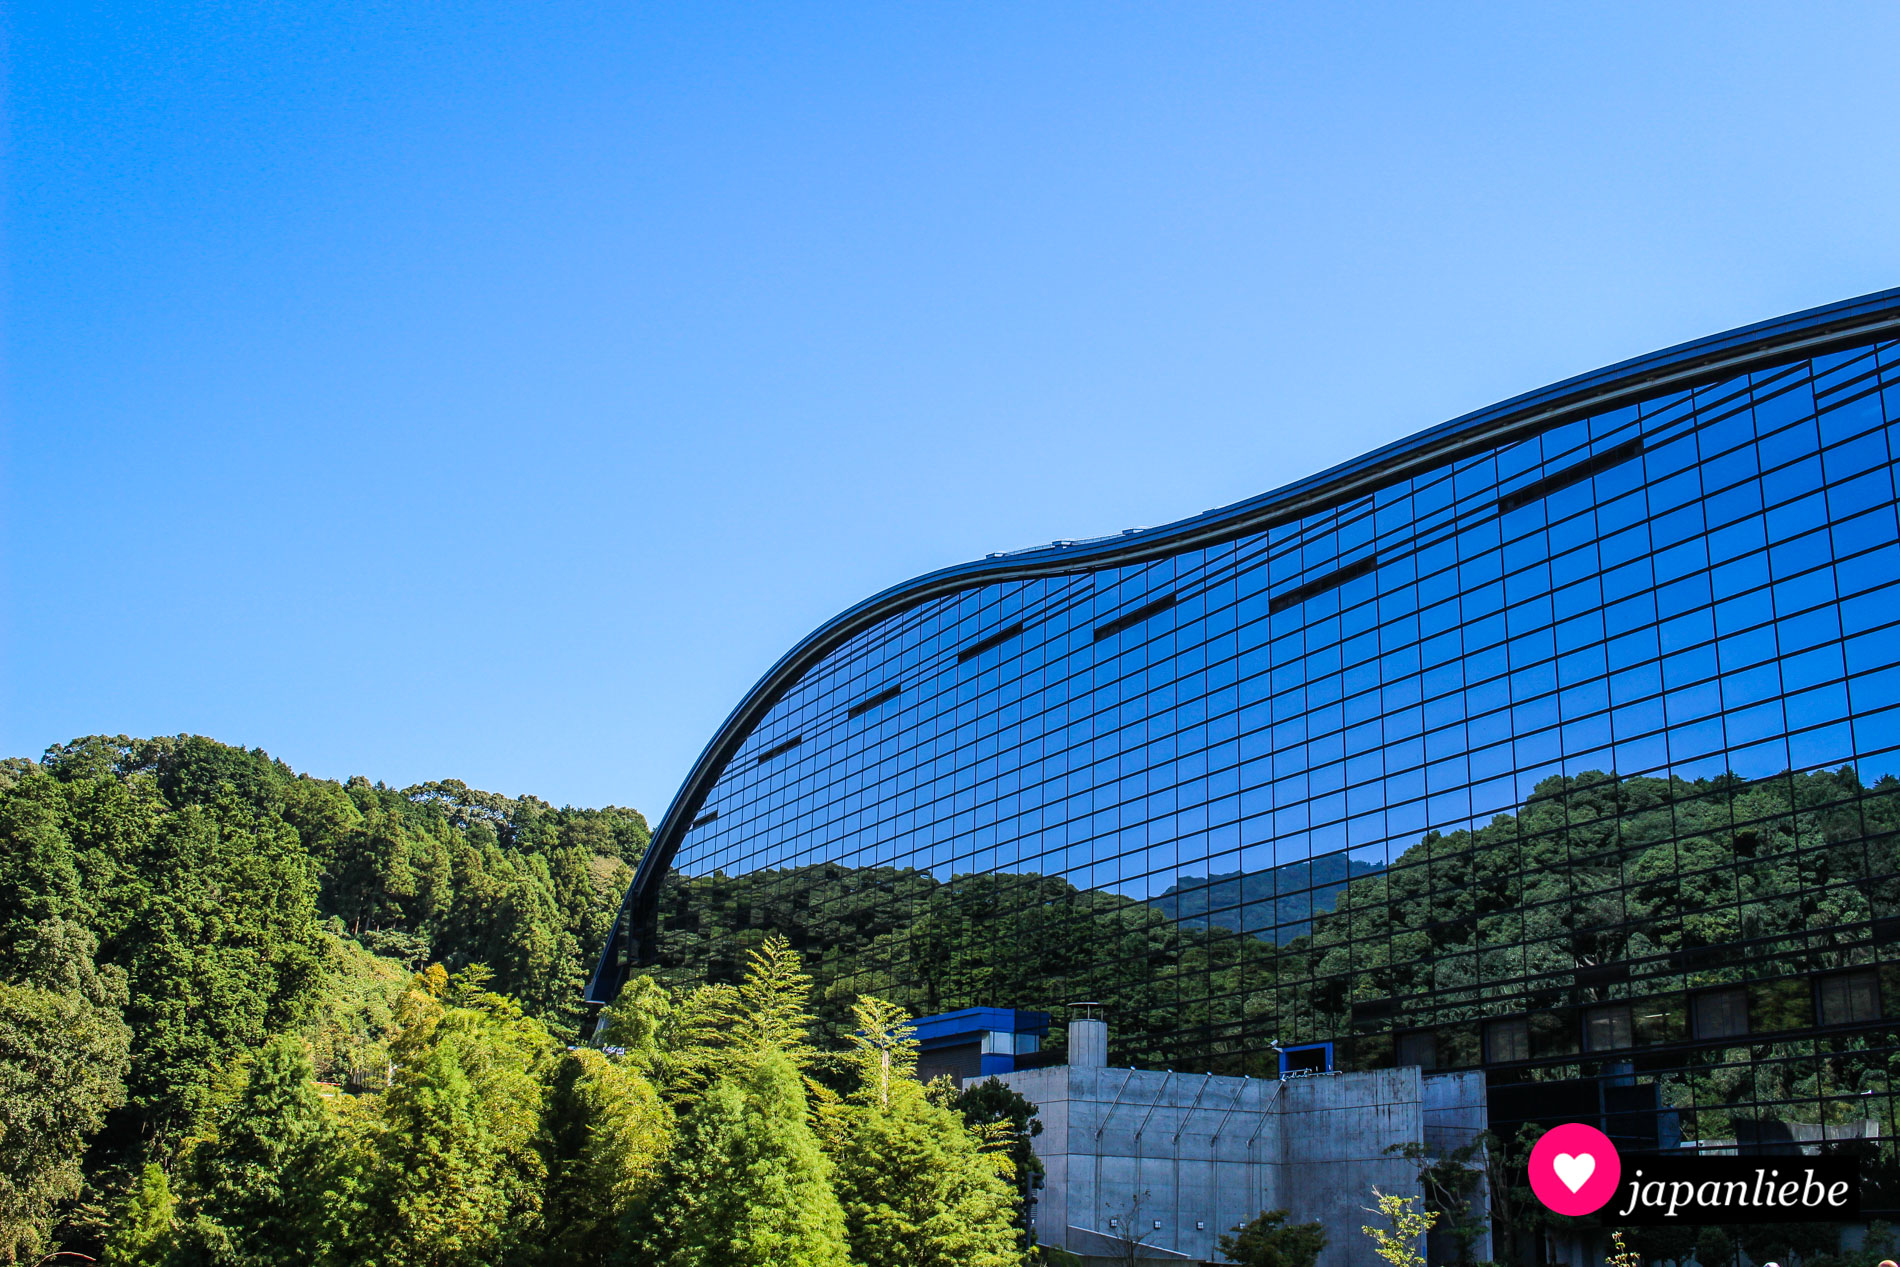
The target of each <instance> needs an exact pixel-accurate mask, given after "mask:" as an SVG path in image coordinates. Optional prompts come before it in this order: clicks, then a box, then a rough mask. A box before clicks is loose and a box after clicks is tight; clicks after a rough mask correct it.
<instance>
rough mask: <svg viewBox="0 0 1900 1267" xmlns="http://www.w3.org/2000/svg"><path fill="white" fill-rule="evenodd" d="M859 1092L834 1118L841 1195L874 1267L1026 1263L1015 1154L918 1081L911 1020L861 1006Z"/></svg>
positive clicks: (851, 1233)
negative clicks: (1013, 1175)
mask: <svg viewBox="0 0 1900 1267" xmlns="http://www.w3.org/2000/svg"><path fill="white" fill-rule="evenodd" d="M854 1012H855V1015H856V1018H857V1030H856V1032H855V1033H853V1034H852V1036H851V1041H852V1046H853V1049H854V1050H853V1053H852V1063H853V1065H854V1066H855V1067H856V1073H857V1087H856V1089H855V1090H854V1091H853V1092H852V1093H851V1095H850V1097H849V1098H848V1099H847V1100H846V1101H845V1103H844V1104H843V1105H842V1106H840V1107H839V1108H838V1109H837V1110H836V1111H835V1112H834V1113H833V1114H832V1115H831V1116H832V1118H833V1121H834V1125H833V1130H832V1133H833V1138H834V1142H833V1155H834V1157H835V1159H836V1162H837V1168H838V1172H837V1180H836V1185H837V1190H838V1196H839V1201H840V1203H841V1204H842V1205H843V1207H844V1212H845V1223H846V1228H847V1235H848V1237H849V1240H850V1246H851V1254H852V1257H853V1259H854V1260H855V1261H857V1262H858V1263H861V1264H863V1265H864V1267H1013V1265H1014V1264H1016V1263H1019V1262H1020V1261H1021V1252H1020V1250H1019V1248H1018V1238H1019V1234H1018V1229H1017V1227H1016V1217H1015V1216H1016V1194H1015V1192H1014V1191H1013V1189H1012V1187H1011V1185H1010V1183H1009V1182H1008V1179H1007V1177H1006V1176H1007V1174H1008V1173H1009V1172H1010V1171H1011V1169H1012V1167H1011V1165H1010V1162H1009V1160H1008V1156H1007V1154H1006V1153H1004V1152H1001V1151H997V1152H985V1151H983V1150H982V1149H981V1147H980V1146H979V1143H978V1140H977V1138H976V1136H975V1135H974V1134H973V1133H972V1132H971V1130H970V1129H969V1128H968V1127H967V1126H966V1125H965V1123H964V1120H963V1117H962V1115H961V1114H959V1113H958V1112H957V1111H956V1110H954V1109H952V1108H950V1107H949V1106H948V1105H946V1104H941V1103H937V1102H936V1101H934V1100H933V1099H932V1098H931V1096H930V1095H929V1094H928V1092H927V1090H926V1088H925V1087H923V1086H922V1085H921V1084H920V1083H919V1082H918V1081H917V1040H916V1038H915V1037H914V1036H913V1031H912V1029H911V1025H910V1018H909V1017H908V1016H906V1015H905V1014H904V1012H903V1010H902V1009H900V1008H898V1007H896V1006H895V1005H893V1004H890V1003H886V1002H884V1001H883V1000H882V999H873V998H866V999H860V1000H859V1001H858V1003H857V1005H856V1006H855V1008H854Z"/></svg>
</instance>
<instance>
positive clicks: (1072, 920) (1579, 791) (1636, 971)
mask: <svg viewBox="0 0 1900 1267" xmlns="http://www.w3.org/2000/svg"><path fill="white" fill-rule="evenodd" d="M1896 340H1900V291H1889V292H1885V293H1882V294H1878V295H1873V296H1869V297H1866V298H1862V299H1858V300H1853V301H1849V302H1846V303H1842V304H1837V305H1833V306H1831V307H1828V308H1823V309H1818V310H1815V311H1811V312H1806V313H1801V314H1797V315H1795V316H1792V317H1787V318H1783V319H1780V320H1776V321H1770V322H1765V323H1762V324H1760V325H1755V326H1750V327H1747V328H1745V329H1742V330H1738V331H1733V332H1731V333H1728V334H1724V335H1719V336H1716V337H1713V338H1710V339H1704V340H1701V341H1698V342H1696V343H1692V344H1688V345H1685V346H1682V347H1678V348H1673V349H1670V350H1668V351H1665V352H1660V353H1656V354H1652V355H1650V356H1646V357H1641V358H1638V359H1637V360H1634V361H1630V362H1627V363H1625V364H1622V365H1618V366H1614V367H1612V368H1610V369H1606V370H1603V371H1600V372H1598V373H1594V374H1590V375H1585V376H1583V377H1580V378H1577V379H1573V380H1570V381H1567V382H1564V383H1560V384H1558V385H1556V386H1553V387H1550V388H1547V389H1545V390H1542V391H1539V392H1535V393H1531V394H1529V395H1526V396H1523V397H1519V398H1517V399H1515V400H1511V401H1507V402H1505V403H1504V404H1501V405H1498V406H1495V407H1493V408H1490V409H1486V410H1483V411H1480V412H1478V413H1475V414H1472V415H1469V416H1467V417H1464V418H1460V419H1456V420H1454V421H1452V422H1448V423H1445V424H1443V425H1441V426H1438V427H1435V428H1432V429H1431V430H1428V431H1425V432H1422V433H1420V434H1418V435H1416V436H1414V437H1412V438H1410V439H1407V440H1404V441H1401V442H1399V443H1397V444H1394V445H1391V446H1388V447H1386V448H1384V449H1381V450H1378V451H1377V452H1374V453H1371V454H1368V455H1367V456H1365V457H1363V458H1361V459H1358V460H1356V461H1353V462H1350V463H1347V464H1346V465H1344V466H1341V467H1339V468H1336V469H1334V470H1331V471H1328V472H1325V473H1324V474H1321V475H1318V476H1315V477H1313V478H1311V479H1308V480H1305V481H1303V482H1300V483H1298V484H1295V485H1292V486H1290V487H1288V488H1284V489H1281V490H1280V491H1278V492H1274V493H1270V494H1267V495H1265V496H1262V497H1259V498H1255V499H1253V500H1250V501H1247V502H1243V503H1240V504H1238V505H1235V506H1230V507H1226V508H1223V509H1220V510H1215V511H1209V512H1208V513H1206V514H1204V515H1201V516H1198V517H1196V518H1193V519H1190V520H1186V521H1183V522H1181V523H1176V524H1171V525H1168V526H1166V527H1162V528H1156V529H1145V530H1140V531H1131V532H1127V533H1123V534H1120V535H1118V536H1113V537H1107V538H1098V539H1095V540H1088V541H1060V542H1054V543H1052V544H1050V545H1047V546H1042V547H1038V548H1035V549H1030V550H1024V551H1017V552H1013V553H1006V554H997V555H992V556H990V557H989V558H986V559H983V560H980V561H978V562H975V563H970V564H966V565H963V566H960V567H955V568H950V569H946V570H944V571H941V572H937V573H933V574H930V575H927V576H923V577H920V578H918V579H916V580H914V581H911V582H908V583H906V584H903V585H900V586H897V587H895V588H893V589H891V590H889V591H886V592H885V593H883V594H879V595H877V596H875V597H873V598H871V599H869V600H868V601H866V602H864V603H862V604H860V605H859V606H857V607H855V608H853V609H852V610H850V611H848V612H845V613H844V614H842V615H840V616H839V617H837V618H836V619H834V620H833V621H831V622H830V623H828V624H826V625H825V626H824V627H822V628H820V629H819V630H817V631H816V632H814V633H813V634H812V635H811V636H810V637H808V638H807V639H806V640H805V641H803V642H802V643H800V644H799V645H798V646H797V647H795V648H793V649H792V650H791V651H790V652H789V653H788V654H787V655H786V656H785V657H784V659H783V660H782V661H781V662H780V663H779V664H778V665H777V666H776V667H774V668H773V670H772V671H771V672H770V673H769V674H768V675H767V676H766V677H765V678H764V679H763V680H762V681H760V682H759V684H758V685H757V686H756V687H754V688H753V690H752V692H751V693H750V694H749V695H748V696H747V697H746V698H745V699H744V700H743V701H742V702H741V703H740V704H739V706H738V708H737V709H736V710H735V711H734V712H733V714H732V715H731V717H730V719H729V720H728V721H727V722H726V724H725V726H724V727H723V728H722V729H721V730H720V732H719V733H718V734H717V735H716V736H715V737H714V738H713V740H712V742H711V743H710V744H709V745H708V747H707V748H706V750H705V752H704V754H703V755H702V757H701V758H700V760H699V763H698V765H697V766H696V767H695V769H694V770H693V772H692V775H691V777H690V778H689V779H688V781H687V783H686V785H685V786H684V787H683V788H682V789H681V790H680V793H679V795H678V797H677V799H676V800H675V802H674V803H673V805H672V807H671V809H670V810H669V812H668V813H667V815H666V817H665V819H664V820H663V821H662V823H661V824H660V826H659V828H658V830H657V832H656V834H655V836H654V840H653V844H652V847H651V849H650V851H649V852H648V854H647V855H646V857H645V859H644V861H643V863H642V865H641V867H640V869H639V873H638V876H637V878H636V880H635V881H634V884H633V886H632V889H631V890H630V891H629V893H628V895H627V899H626V902H625V904H624V906H623V908H622V911H621V914H620V917H619V920H618V922H617V924H616V925H615V930H614V934H613V936H612V939H611V940H610V942H609V944H608V946H607V949H606V951H605V953H604V955H603V957H602V960H601V963H600V966H599V968H598V970H597V971H596V974H595V976H594V979H593V982H592V984H591V985H590V987H589V998H590V1000H591V1001H593V1002H596V1003H604V1002H608V1001H610V1000H611V999H612V998H613V996H614V995H615V994H616V993H617V991H618V989H619V987H620V984H621V983H622V982H623V981H624V980H625V978H626V975H627V974H628V973H629V972H630V971H635V970H641V969H642V968H643V966H647V967H650V968H651V969H652V970H654V971H656V972H658V973H660V974H661V975H662V976H663V977H667V978H671V979H674V980H681V981H692V980H705V979H727V978H730V977H732V976H734V975H736V974H737V972H738V971H740V970H741V969H742V967H743V962H744V955H745V951H746V950H747V949H749V948H751V947H752V946H755V945H757V944H758V942H759V941H760V940H761V939H762V938H763V937H764V936H765V935H766V934H767V933H769V932H773V931H777V932H782V933H784V934H786V935H787V936H789V937H790V938H791V939H792V941H793V943H794V945H795V946H796V947H797V948H798V949H799V950H800V951H802V952H803V954H804V955H805V958H806V962H807V965H808V966H809V967H810V968H811V970H812V971H813V973H814V975H815V976H816V977H817V978H818V981H819V986H820V993H821V996H822V1001H823V1010H824V1013H825V1016H826V1017H827V1018H828V1020H829V1021H830V1022H831V1023H834V1024H835V1023H837V1021H838V1020H839V1018H840V1017H841V1016H842V1015H844V1008H845V1007H846V1006H847V1004H848V1002H849V1000H850V998H851V997H853V996H855V995H856V994H858V993H860V992H863V993H872V994H877V995H880V996H883V997H886V998H889V999H892V1000H893V1001H895V1002H898V1003H900V1004H903V1005H905V1006H906V1007H908V1008H910V1009H911V1010H912V1011H913V1012H914V1013H918V1014H923V1013H939V1012H946V1011H950V1010H953V1009H960V1008H968V1007H996V1008H1020V1009H1035V1010H1042V1011H1055V1012H1057V1013H1058V1014H1060V1009H1061V1007H1062V1005H1064V1004H1066V1003H1068V1002H1070V1001H1071V1000H1076V999H1089V1000H1095V1001H1099V1002H1101V1003H1102V1004H1103V1005H1104V1006H1105V1008H1106V1010H1107V1013H1108V1016H1109V1019H1110V1021H1111V1025H1112V1033H1113V1046H1112V1050H1111V1053H1110V1060H1111V1063H1116V1064H1135V1065H1142V1066H1149V1067H1157V1068H1172V1069H1177V1070H1197V1071H1198V1070H1209V1071H1214V1072H1218V1073H1250V1074H1256V1075H1260V1074H1265V1075H1272V1074H1274V1073H1277V1072H1278V1071H1279V1070H1280V1069H1281V1068H1282V1065H1283V1062H1288V1061H1291V1062H1292V1063H1293V1064H1294V1065H1296V1066H1297V1065H1301V1064H1304V1065H1306V1066H1308V1067H1328V1066H1331V1067H1338V1068H1343V1069H1365V1068H1377V1067H1381V1066H1388V1065H1394V1064H1416V1065H1421V1066H1423V1067H1425V1068H1427V1069H1469V1068H1482V1069H1484V1070H1486V1071H1487V1080H1488V1085H1489V1098H1490V1106H1491V1114H1492V1119H1493V1122H1494V1124H1496V1125H1501V1126H1504V1127H1506V1128H1507V1129H1508V1128H1509V1126H1510V1124H1511V1123H1513V1122H1517V1121H1530V1120H1549V1119H1551V1118H1553V1117H1561V1118H1564V1119H1583V1120H1597V1121H1600V1122H1601V1123H1602V1124H1603V1125H1604V1126H1605V1128H1606V1129H1608V1130H1609V1131H1610V1133H1611V1134H1612V1135H1613V1136H1616V1137H1618V1138H1619V1139H1620V1140H1621V1141H1622V1142H1623V1143H1624V1144H1625V1146H1627V1147H1637V1148H1645V1147H1647V1148H1668V1147H1677V1146H1682V1147H1692V1146H1699V1147H1704V1148H1711V1149H1720V1150H1725V1151H1726V1150H1729V1149H1735V1150H1739V1151H1742V1152H1750V1151H1760V1150H1767V1151H1785V1150H1788V1149H1791V1148H1795V1147H1799V1146H1800V1145H1803V1144H1807V1145H1809V1146H1810V1147H1812V1146H1814V1145H1816V1144H1817V1143H1823V1142H1825V1141H1834V1140H1862V1139H1870V1138H1880V1137H1893V1136H1895V1135H1896V1134H1900V1131H1897V1130H1896V1123H1895V1116H1894V1115H1895V1107H1894V1102H1893V1098H1892V1092H1893V1087H1892V1084H1891V1080H1890V1068H1891V1067H1892V1066H1893V1064H1894V1061H1895V1057H1896V1050H1897V1049H1896V1042H1895V1039H1896V1034H1897V1033H1900V859H1896V849H1897V848H1900V837H1896V832H1900V777H1896V776H1900V525H1897V524H1896V519H1895V485H1894V468H1895V457H1896V453H1900V342H1896ZM1061 1042H1062V1035H1061V1032H1060V1029H1059V1028H1058V1030H1057V1031H1056V1032H1054V1033H1052V1034H1051V1036H1050V1039H1049V1043H1048V1044H1047V1047H1046V1049H1045V1051H1044V1052H1043V1053H1041V1055H1040V1058H1043V1059H1050V1060H1060V1059H1061V1058H1062V1057H1061V1051H1060V1048H1061ZM1873 1204H1876V1205H1877V1204H1879V1202H1873Z"/></svg>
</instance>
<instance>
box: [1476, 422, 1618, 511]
mask: <svg viewBox="0 0 1900 1267" xmlns="http://www.w3.org/2000/svg"><path fill="white" fill-rule="evenodd" d="M1642 451H1643V438H1642V437H1641V436H1637V437H1636V438H1635V439H1634V440H1625V441H1623V443H1621V444H1619V445H1617V446H1616V447H1614V448H1610V449H1605V450H1603V452H1601V453H1598V454H1596V455H1595V456H1593V457H1587V458H1585V459H1584V460H1583V461H1581V462H1579V463H1577V464H1576V465H1575V466H1566V467H1565V468H1564V469H1563V470H1561V471H1558V472H1557V473H1556V474H1555V475H1546V476H1545V477H1544V478H1543V479H1541V480H1538V481H1537V482H1536V483H1534V484H1526V485H1525V486H1524V487H1522V488H1520V489H1518V490H1517V491H1516V492H1514V493H1506V494H1505V495H1504V496H1502V497H1500V498H1498V513H1499V514H1508V513H1509V512H1511V511H1513V510H1521V509H1522V508H1524V507H1525V506H1528V505H1530V504H1531V503H1532V502H1536V501H1542V500H1543V499H1544V498H1546V497H1549V496H1550V495H1551V494H1552V493H1554V492H1556V491H1557V490H1558V489H1562V488H1569V487H1570V486H1571V485H1572V484H1581V483H1582V482H1583V481H1585V480H1587V479H1589V478H1590V477H1591V476H1592V475H1596V474H1598V473H1600V472H1603V471H1607V470H1609V469H1610V468H1611V467H1613V466H1621V465H1622V464H1623V463H1625V462H1627V461H1629V460H1630V459H1631V458H1633V457H1637V456H1639V455H1641V453H1642Z"/></svg>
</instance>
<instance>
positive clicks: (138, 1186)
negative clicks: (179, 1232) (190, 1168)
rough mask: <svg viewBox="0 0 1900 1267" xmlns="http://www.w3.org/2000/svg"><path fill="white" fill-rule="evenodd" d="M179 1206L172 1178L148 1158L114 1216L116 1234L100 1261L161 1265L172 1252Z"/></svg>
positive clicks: (117, 1266) (114, 1265) (117, 1265)
mask: <svg viewBox="0 0 1900 1267" xmlns="http://www.w3.org/2000/svg"><path fill="white" fill-rule="evenodd" d="M176 1206H177V1202H176V1201H175V1200H174V1199H173V1197H172V1188H171V1180H170V1179H169V1178H168V1177H167V1176H166V1174H165V1172H164V1170H162V1169H160V1168H159V1166H158V1165H157V1163H155V1162H146V1163H145V1165H144V1167H143V1168H142V1169H141V1170H140V1171H139V1177H138V1182H136V1183H135V1184H133V1185H132V1190H131V1191H130V1192H128V1193H127V1194H126V1196H125V1200H124V1201H123V1202H121V1203H120V1205H119V1209H118V1211H117V1213H116V1214H115V1215H114V1217H113V1220H112V1235H111V1236H110V1237H109V1238H108V1239H107V1241H106V1247H105V1253H104V1254H103V1255H101V1256H100V1259H99V1261H100V1263H102V1264H103V1265H104V1267H159V1264H161V1263H163V1262H164V1261H165V1257H166V1255H167V1254H169V1253H170V1252H171V1246H172V1215H173V1211H174V1210H175V1209H176Z"/></svg>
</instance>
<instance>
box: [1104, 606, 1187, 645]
mask: <svg viewBox="0 0 1900 1267" xmlns="http://www.w3.org/2000/svg"><path fill="white" fill-rule="evenodd" d="M1172 606H1174V595H1172V594H1163V595H1162V596H1161V597H1160V598H1157V599H1153V600H1151V601H1149V602H1146V603H1143V604H1142V605H1141V606H1139V607H1137V608H1135V610H1133V611H1131V612H1128V613H1126V614H1125V615H1121V616H1117V617H1115V619H1113V620H1111V621H1109V622H1108V623H1107V624H1105V625H1097V626H1095V641H1097V642H1100V641H1101V640H1102V639H1104V638H1113V637H1114V636H1115V635H1116V634H1118V633H1120V632H1121V631H1122V630H1124V629H1133V628H1134V627H1135V626H1136V625H1139V624H1140V623H1141V622H1142V621H1144V620H1147V619H1148V618H1149V617H1151V616H1159V615H1160V614H1161V613H1162V612H1164V611H1166V610H1168V608H1170V607H1172Z"/></svg>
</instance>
